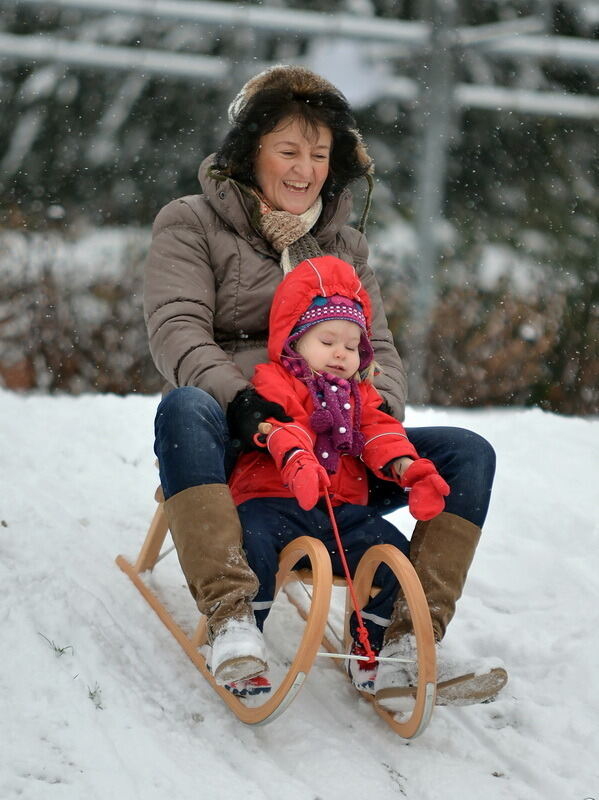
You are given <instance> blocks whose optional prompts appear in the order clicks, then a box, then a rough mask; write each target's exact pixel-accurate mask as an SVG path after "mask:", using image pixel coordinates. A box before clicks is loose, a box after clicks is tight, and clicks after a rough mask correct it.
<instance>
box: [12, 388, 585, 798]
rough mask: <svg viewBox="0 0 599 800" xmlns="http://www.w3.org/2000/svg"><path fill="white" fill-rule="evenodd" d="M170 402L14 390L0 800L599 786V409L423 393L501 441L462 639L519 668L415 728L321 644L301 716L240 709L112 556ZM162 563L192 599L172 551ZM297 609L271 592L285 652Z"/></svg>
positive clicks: (579, 793)
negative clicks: (392, 721)
mask: <svg viewBox="0 0 599 800" xmlns="http://www.w3.org/2000/svg"><path fill="white" fill-rule="evenodd" d="M156 402H157V398H155V397H140V396H130V397H127V398H119V397H115V396H82V397H79V398H73V397H53V398H49V397H46V396H24V397H23V396H16V395H13V394H10V393H8V392H0V414H1V417H2V426H1V427H0V465H1V467H2V469H1V472H0V474H2V496H1V500H0V520H1V523H0V591H1V594H0V597H1V599H0V620H1V636H2V639H1V640H2V653H1V659H0V660H1V667H0V703H1V708H2V710H1V713H0V726H1V742H2V745H1V747H0V798H1V799H2V800H12V798H25V800H38V799H39V800H53V799H54V798H57V799H58V798H60V799H61V800H62V798H65V799H68V800H83V799H85V800H95V799H96V798H97V800H109V799H110V800H111V799H112V798H115V800H116V798H118V800H134V799H136V800H137V798H139V799H140V800H167V799H170V798H177V800H192V798H193V800H198V798H211V799H212V798H214V799H215V800H239V798H248V800H275V799H276V800H354V798H356V799H357V798H359V799H360V800H362V799H363V798H365V797H369V798H370V797H372V798H377V799H379V798H396V797H405V798H410V800H429V799H430V800H433V798H435V800H436V799H437V798H440V797H443V798H447V799H448V800H454V798H459V800H480V798H486V800H503V799H504V798H505V800H508V798H509V800H528V799H529V798H542V800H584V798H590V797H593V798H599V767H598V760H597V747H596V738H597V719H598V718H599V678H598V677H597V664H598V663H599V638H598V636H597V631H598V630H599V570H598V569H597V539H598V534H599V524H598V518H599V515H598V513H597V501H598V499H599V493H598V490H597V485H598V482H599V420H596V419H595V420H584V419H577V418H574V419H572V418H563V417H558V416H554V415H551V414H545V413H542V412H541V411H538V410H527V411H524V410H522V411H518V410H516V411H514V410H488V411H480V412H472V411H470V412H467V411H445V410H437V409H423V410H414V409H411V410H409V415H408V422H409V424H411V425H413V424H416V425H418V424H455V425H463V426H466V427H470V428H473V429H474V430H476V431H477V432H479V433H481V434H483V435H485V436H487V437H488V438H489V439H490V440H491V442H492V443H493V444H494V446H495V448H496V450H497V452H498V457H499V466H498V475H497V483H496V491H495V494H494V499H493V503H492V507H491V512H490V516H489V519H488V523H487V526H486V529H485V534H484V538H483V539H482V541H481V545H480V548H479V551H478V554H477V557H476V560H475V562H474V565H473V567H472V570H471V573H470V578H469V581H468V584H467V587H466V592H465V595H464V597H463V598H462V600H461V602H460V606H459V611H458V615H457V617H456V619H455V620H454V622H453V624H452V625H451V628H450V630H449V633H448V637H447V640H446V641H447V642H448V645H449V643H451V645H452V647H453V648H454V650H455V651H456V652H457V653H458V654H462V655H468V654H475V655H480V656H482V655H497V656H500V657H502V658H503V659H504V661H505V662H506V664H507V666H508V669H509V672H510V682H509V684H508V686H507V688H506V689H505V690H504V692H503V693H502V695H501V696H500V698H499V699H498V700H497V701H496V702H495V703H492V704H488V705H481V706H475V707H470V708H438V709H436V711H435V713H434V715H433V719H432V722H431V724H430V726H429V728H428V729H427V730H426V732H425V733H424V735H423V736H421V737H420V738H418V739H415V740H414V741H411V742H405V741H402V740H401V739H400V738H399V737H398V736H396V735H395V734H394V733H393V732H392V731H391V730H390V729H389V728H387V727H386V726H385V725H384V723H383V722H382V720H380V719H379V718H378V717H377V716H376V715H375V714H374V712H373V710H372V709H371V707H370V706H369V704H368V703H366V702H365V701H363V700H362V699H361V698H359V697H358V696H357V695H356V694H355V693H354V692H353V690H352V688H351V686H350V685H349V683H348V682H347V681H346V680H344V679H343V677H342V675H341V673H340V672H338V670H336V669H335V668H334V667H333V666H332V665H331V663H330V662H329V661H324V660H323V661H322V663H321V662H320V661H319V662H318V663H317V665H316V666H315V667H314V669H313V670H312V672H311V673H310V675H309V676H308V680H307V682H306V685H305V687H304V689H303V690H302V692H301V693H300V694H299V696H298V697H297V698H296V700H295V701H294V702H293V704H292V705H291V706H290V707H289V709H288V710H287V711H286V712H285V714H283V715H282V716H281V717H279V718H278V719H277V720H276V721H274V722H273V723H272V724H270V725H267V726H265V727H260V728H255V729H254V728H249V727H245V726H243V725H242V724H241V723H240V722H238V721H237V719H236V718H235V717H234V716H233V715H232V714H231V713H230V712H229V711H228V710H227V709H226V708H225V706H224V705H223V704H222V702H221V700H220V699H219V698H218V697H217V696H216V695H215V694H214V693H213V692H212V690H211V689H210V687H209V686H208V685H207V684H206V683H205V682H204V680H203V678H202V677H201V675H200V674H199V672H197V671H196V669H195V668H194V667H193V665H192V664H191V662H189V661H188V659H187V658H186V656H185V655H184V653H183V652H182V650H181V649H180V648H179V646H178V645H177V644H176V642H175V641H174V639H172V638H171V636H170V635H169V634H168V632H167V630H166V629H165V628H164V627H163V625H162V624H161V623H160V621H159V620H158V619H157V617H156V616H155V615H154V614H153V613H152V612H151V610H150V609H149V608H148V606H146V604H145V603H144V601H143V600H142V598H141V596H140V595H139V594H138V592H137V591H136V589H135V588H134V586H133V585H132V584H131V583H130V582H129V580H128V579H127V578H126V576H125V575H124V574H123V573H121V572H120V571H119V570H118V568H117V567H116V566H115V564H114V557H115V556H116V555H117V554H118V553H125V554H128V555H130V556H134V555H135V554H136V552H137V550H138V549H139V547H140V545H141V543H142V540H143V538H144V535H145V531H146V529H147V526H148V524H149V521H150V518H151V515H152V513H153V509H154V501H153V492H154V489H155V485H156V482H157V476H156V471H155V467H154V463H153V462H154V458H153V454H152V425H153V414H154V408H155V406H156ZM396 521H397V523H398V524H399V525H400V526H403V528H404V529H405V530H406V532H407V531H409V530H411V526H412V523H411V522H410V520H409V517H407V515H406V514H405V512H403V511H402V512H400V513H399V514H397V516H396ZM161 570H163V573H161ZM161 574H163V575H164V576H165V580H166V577H169V578H170V579H172V581H174V583H173V593H172V602H171V604H172V605H173V606H174V608H175V611H176V612H178V611H180V612H181V613H182V614H183V615H184V616H185V615H189V614H190V612H191V611H192V608H191V606H190V605H189V601H188V599H187V594H186V592H184V591H183V589H182V588H181V583H182V579H181V576H180V573H179V572H178V568H177V565H176V559H175V557H174V556H170V557H169V558H167V559H166V560H165V561H164V562H161V564H159V565H158V567H157V569H156V573H155V578H154V579H155V580H156V581H160V580H161V578H160V577H159V576H160V575H161ZM154 579H153V580H154ZM298 624H299V623H297V622H296V619H295V616H294V615H293V613H292V609H291V607H290V606H285V604H284V603H283V602H281V604H280V607H279V608H275V611H274V612H273V617H272V620H271V624H270V627H268V628H267V639H268V640H269V642H270V644H271V647H272V652H273V659H274V660H275V661H277V660H284V659H285V657H287V656H288V654H289V652H290V649H289V648H290V640H291V639H292V637H293V636H295V635H296V634H297V631H296V628H297V625H298Z"/></svg>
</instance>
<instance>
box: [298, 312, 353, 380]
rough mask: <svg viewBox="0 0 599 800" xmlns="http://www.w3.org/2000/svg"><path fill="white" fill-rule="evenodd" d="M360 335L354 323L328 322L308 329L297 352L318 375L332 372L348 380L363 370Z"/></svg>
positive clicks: (299, 341)
mask: <svg viewBox="0 0 599 800" xmlns="http://www.w3.org/2000/svg"><path fill="white" fill-rule="evenodd" d="M361 335H362V329H361V328H360V326H359V325H356V323H355V322H349V321H348V320H345V319H335V320H326V321H325V322H319V323H318V324H317V325H313V326H312V327H311V328H308V330H307V331H306V333H304V335H303V336H301V337H300V338H299V339H298V341H297V342H296V345H295V349H296V351H297V352H298V353H299V354H300V355H301V356H303V357H304V359H305V360H306V361H307V363H308V366H309V367H310V368H311V369H313V370H314V371H315V372H331V373H332V374H333V375H337V376H338V377H339V378H347V379H348V380H349V378H352V377H353V376H354V375H355V373H356V372H357V371H358V367H359V366H360V353H359V351H358V346H359V344H360V337H361Z"/></svg>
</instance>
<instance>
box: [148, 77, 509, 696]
mask: <svg viewBox="0 0 599 800" xmlns="http://www.w3.org/2000/svg"><path fill="white" fill-rule="evenodd" d="M229 117H230V122H231V130H230V131H229V133H228V135H227V137H226V138H225V140H224V142H223V144H222V146H221V148H220V150H219V151H218V152H217V153H216V155H215V156H211V157H210V158H208V159H206V160H205V161H204V163H203V164H202V166H201V168H200V175H199V178H200V183H201V185H202V194H201V195H193V196H188V197H184V198H180V199H179V200H175V201H173V202H172V203H170V204H169V205H167V206H166V207H165V208H164V209H163V210H162V211H161V212H160V213H159V215H158V217H157V218H156V221H155V224H154V228H153V240H152V246H151V250H150V254H149V258H148V262H147V268H146V279H145V297H144V304H145V314H146V320H147V327H148V334H149V340H150V350H151V353H152V356H153V358H154V361H155V363H156V366H157V367H158V369H159V370H160V372H161V373H162V375H163V376H164V377H165V379H166V380H167V382H168V383H169V384H170V387H171V389H172V388H173V387H175V388H174V391H170V392H169V393H168V394H166V396H165V397H164V399H163V400H162V402H161V404H160V406H159V408H158V412H157V416H156V444H155V451H156V454H157V456H158V460H159V465H160V479H161V483H162V488H163V491H164V496H165V500H166V502H165V511H166V515H167V519H168V522H169V526H170V529H171V533H172V535H173V540H174V542H175V545H176V548H177V552H178V555H179V559H180V562H181V566H182V568H183V571H184V574H185V577H186V579H187V582H188V584H189V587H190V590H191V592H192V594H193V596H194V598H195V600H196V602H197V605H198V607H199V609H200V611H201V612H202V613H204V614H206V616H207V618H208V635H209V641H210V643H211V644H212V655H211V668H212V670H213V673H214V674H215V677H216V678H217V680H218V681H219V682H221V683H223V684H225V683H227V682H230V681H235V680H240V679H243V678H248V677H249V676H251V675H255V674H257V673H259V672H260V671H261V670H263V669H264V666H265V654H264V644H263V641H262V639H261V635H260V634H259V632H258V631H257V628H256V626H255V624H254V621H253V613H252V604H251V601H252V598H253V597H254V595H255V593H256V591H257V588H258V586H257V581H256V578H255V576H254V574H253V573H252V571H251V570H250V569H249V567H248V566H247V562H246V560H245V557H244V554H243V550H242V547H241V528H240V525H239V520H238V516H237V512H236V508H235V505H234V503H233V501H232V498H231V495H230V492H229V488H228V486H227V478H228V476H229V475H230V473H231V470H232V467H233V464H234V461H235V457H236V455H237V454H238V453H239V451H240V450H242V449H248V448H249V447H251V446H252V437H253V434H254V433H255V432H256V431H257V427H258V424H259V423H260V422H261V421H262V420H264V419H266V418H267V417H274V418H275V419H278V420H280V421H282V422H285V421H290V420H289V418H288V417H287V416H286V415H285V414H284V412H283V409H282V408H281V407H280V406H279V405H278V404H276V403H272V402H267V401H266V400H264V399H263V398H261V397H260V396H259V395H258V394H257V393H256V392H255V391H254V390H253V389H252V388H251V387H250V378H251V376H252V374H253V371H254V367H255V366H256V365H257V364H258V363H260V362H263V361H266V360H267V354H266V339H267V328H268V315H269V310H270V305H271V301H272V297H273V294H274V291H275V289H276V287H277V285H278V284H279V283H280V281H281V279H282V278H283V275H284V274H285V273H286V272H287V271H289V270H290V269H291V266H292V264H295V263H297V262H298V261H301V260H302V257H303V253H307V254H308V255H311V254H312V253H313V252H314V248H315V247H316V248H318V249H319V250H320V251H321V252H324V253H327V254H331V255H334V256H337V257H338V258H341V259H343V260H344V261H348V262H349V263H350V264H352V265H353V266H354V267H355V269H356V271H357V273H358V275H359V277H360V280H361V281H362V282H363V284H364V288H365V289H366V291H367V292H368V294H369V295H370V297H371V299H372V305H373V320H372V344H373V347H374V351H375V358H376V361H377V363H378V364H379V365H380V367H381V372H380V375H378V376H377V378H376V379H375V386H376V388H377V389H378V391H379V392H380V394H381V395H382V396H383V398H384V400H385V403H386V410H388V411H389V412H390V413H392V414H393V415H394V416H395V417H396V418H397V419H398V420H400V421H401V420H403V416H404V408H405V401H406V377H405V371H404V368H403V366H402V363H401V360H400V358H399V356H398V354H397V352H396V350H395V347H394V345H393V338H392V335H391V333H390V332H389V330H388V327H387V322H386V319H385V316H384V312H383V304H382V300H381V294H380V290H379V288H378V285H377V282H376V278H375V276H374V274H373V272H372V270H371V269H370V267H369V266H368V247H367V244H366V240H365V238H364V235H363V233H362V230H361V229H362V227H363V221H364V220H363V221H362V224H361V226H360V229H359V230H356V229H354V228H351V227H349V226H348V224H347V221H348V218H349V215H350V212H351V194H350V191H349V189H348V186H349V185H350V184H351V183H352V182H353V181H354V180H356V179H358V178H361V177H366V178H367V179H368V181H369V186H371V183H372V181H371V178H370V173H371V170H372V162H371V159H370V158H369V156H368V153H367V151H366V148H365V146H364V144H363V142H362V140H361V138H360V135H359V133H358V132H357V131H356V130H355V123H354V119H353V116H352V114H351V110H350V108H349V105H348V103H347V101H346V99H345V98H344V96H343V95H342V94H341V93H340V92H339V91H338V90H337V89H336V88H335V87H334V86H333V85H332V84H330V83H329V82H328V81H326V80H324V79H323V78H321V77H320V76H318V75H315V74H314V73H312V72H310V71H309V70H306V69H303V68H300V67H289V66H278V67H274V68H272V69H269V70H267V71H266V72H263V73H261V74H259V75H257V76H256V77H254V78H252V79H251V80H250V81H249V82H248V83H247V84H246V85H245V86H244V87H243V89H242V91H241V92H240V94H239V95H238V97H237V98H236V99H235V101H234V102H233V103H232V105H231V107H230V109H229ZM364 216H365V215H363V217H364ZM408 435H409V437H410V440H411V441H412V442H413V444H414V445H415V447H416V449H417V451H418V453H419V455H420V456H421V457H423V458H430V459H431V460H432V461H433V462H434V463H435V465H436V467H437V469H438V470H439V472H440V473H441V475H442V476H443V477H444V479H445V480H446V481H447V482H448V483H449V485H450V486H451V494H450V496H449V498H448V502H447V507H446V512H444V513H443V514H440V515H439V516H438V517H436V518H435V519H434V520H431V521H429V522H425V523H418V524H417V525H416V529H415V531H414V534H413V538H412V545H411V547H412V550H413V556H412V560H413V563H414V566H415V568H416V570H417V572H418V574H419V576H420V579H421V581H422V583H423V586H424V589H425V592H426V594H427V597H428V599H429V604H430V607H431V613H432V616H433V624H434V628H435V633H436V636H437V639H438V640H439V641H440V640H441V638H442V637H443V635H444V633H445V628H446V625H447V623H448V622H449V620H450V619H451V617H452V616H453V613H454V608H455V603H456V601H457V599H458V597H459V596H460V594H461V590H462V586H463V583H464V580H465V578H466V572H467V570H468V567H469V565H470V562H471V560H472V556H473V554H474V550H475V548H476V544H477V541H478V538H479V535H480V526H481V525H482V523H483V521H484V518H485V515H486V511H487V507H488V502H489V497H490V491H491V483H492V479H493V473H494V454H493V451H492V449H491V447H490V445H489V444H488V443H487V442H485V441H484V440H483V439H481V438H480V437H479V436H477V435H476V434H473V433H471V432H469V431H465V430H461V429H455V428H435V429H429V428H419V429H412V430H408ZM406 502H407V497H406V494H405V493H404V492H403V490H402V489H401V488H400V487H397V486H393V485H383V482H382V481H381V482H378V481H373V484H372V486H371V493H370V500H369V504H370V505H375V506H378V507H380V508H384V509H385V511H387V510H388V511H391V510H393V509H394V508H397V507H399V506H401V505H405V504H406ZM409 630H410V620H409V615H408V612H407V608H405V604H403V603H402V602H401V601H398V604H397V607H396V609H395V612H394V615H393V618H392V621H391V626H390V630H389V632H388V635H387V637H386V640H387V642H392V641H396V642H400V641H401V640H402V639H405V638H406V636H405V634H406V633H407V632H408V631H409ZM389 633H390V634H391V636H389ZM396 677H397V676H395V677H392V678H391V679H390V680H391V681H394V680H396Z"/></svg>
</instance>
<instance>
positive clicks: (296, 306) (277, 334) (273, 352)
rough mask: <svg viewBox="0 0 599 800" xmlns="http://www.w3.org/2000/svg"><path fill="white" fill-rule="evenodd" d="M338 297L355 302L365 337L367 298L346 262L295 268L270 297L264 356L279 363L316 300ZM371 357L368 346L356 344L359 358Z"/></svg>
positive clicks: (326, 260) (309, 262)
mask: <svg viewBox="0 0 599 800" xmlns="http://www.w3.org/2000/svg"><path fill="white" fill-rule="evenodd" d="M332 295H342V296H343V297H349V299H350V300H356V301H358V302H359V303H360V304H361V306H362V309H363V311H364V316H365V317H366V326H367V331H368V335H370V327H371V321H372V308H371V303H370V297H369V296H368V293H367V292H366V290H365V289H364V287H363V286H362V282H361V280H360V279H359V277H358V275H357V273H356V270H355V269H354V268H353V267H352V265H351V264H348V262H347V261H342V260H341V259H340V258H336V257H335V256H318V257H316V258H310V259H306V261H302V262H301V263H300V264H298V265H297V267H295V269H294V270H292V271H291V272H290V273H289V274H288V275H287V276H286V277H285V278H284V280H283V281H282V282H281V283H280V284H279V286H278V288H277V290H276V292H275V294H274V298H273V302H272V306H271V310H270V321H269V331H270V335H269V339H268V357H269V359H270V360H271V361H274V362H275V363H278V364H280V363H281V357H282V356H284V346H285V342H286V341H287V339H288V338H289V336H290V334H291V332H292V330H293V329H294V328H295V326H296V325H297V323H298V320H299V318H300V317H301V315H302V314H303V313H304V312H305V311H307V309H308V308H309V307H310V305H311V303H312V301H313V300H314V298H316V297H331V296H332ZM366 352H367V353H368V355H370V356H371V355H372V350H371V349H370V346H368V348H366V347H365V346H363V345H362V344H361V345H360V355H361V357H362V358H364V356H365V355H366Z"/></svg>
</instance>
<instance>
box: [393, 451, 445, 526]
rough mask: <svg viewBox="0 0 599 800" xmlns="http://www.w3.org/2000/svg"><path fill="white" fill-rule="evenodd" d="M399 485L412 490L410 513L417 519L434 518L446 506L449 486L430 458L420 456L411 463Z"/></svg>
mask: <svg viewBox="0 0 599 800" xmlns="http://www.w3.org/2000/svg"><path fill="white" fill-rule="evenodd" d="M399 485H400V486H401V487H402V488H404V489H409V490H410V496H409V500H408V502H409V507H410V514H411V515H412V516H413V517H415V519H419V520H423V521H424V520H427V519H432V518H433V517H436V516H437V514H440V513H441V512H442V511H443V509H444V508H445V500H444V499H443V498H444V497H447V495H448V494H449V486H448V485H447V483H446V482H445V481H444V480H443V478H442V477H441V476H440V475H439V473H438V472H437V470H436V468H435V465H434V464H433V462H432V461H429V459H428V458H419V459H418V460H417V461H414V463H413V464H410V466H409V467H408V468H407V470H406V471H405V472H404V474H403V475H402V476H401V478H400V479H399Z"/></svg>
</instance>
